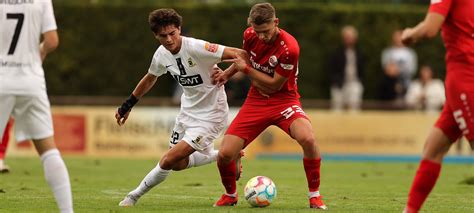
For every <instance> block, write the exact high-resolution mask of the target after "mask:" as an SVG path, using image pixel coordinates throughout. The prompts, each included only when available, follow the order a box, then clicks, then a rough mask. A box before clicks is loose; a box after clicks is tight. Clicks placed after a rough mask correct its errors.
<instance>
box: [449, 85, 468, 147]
mask: <svg viewBox="0 0 474 213" xmlns="http://www.w3.org/2000/svg"><path fill="white" fill-rule="evenodd" d="M445 106H447V107H448V109H449V110H450V112H451V116H452V120H451V122H452V121H454V122H455V126H456V127H457V128H458V129H459V131H460V132H461V133H462V135H464V136H465V137H466V138H467V140H468V141H473V140H474V90H473V89H470V88H468V87H466V86H462V85H456V84H450V85H449V87H447V89H446V104H445ZM445 108H446V107H445ZM443 112H444V109H443ZM450 139H452V138H450Z"/></svg>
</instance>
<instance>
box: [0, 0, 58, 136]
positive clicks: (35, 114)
mask: <svg viewBox="0 0 474 213" xmlns="http://www.w3.org/2000/svg"><path fill="white" fill-rule="evenodd" d="M0 26H1V27H0V133H1V134H3V132H4V129H5V126H6V123H7V121H8V119H9V117H10V115H12V116H13V117H14V118H15V135H16V138H17V141H22V140H26V139H43V138H47V137H49V136H52V135H53V125H52V118H51V111H50V104H49V100H48V96H47V94H46V83H45V78H44V71H43V67H42V61H41V56H40V51H39V44H40V37H41V34H42V33H45V32H48V31H52V30H56V28H57V26H56V20H55V17H54V12H53V6H52V2H51V0H34V1H33V0H25V1H11V2H9V3H5V4H3V3H2V4H0Z"/></svg>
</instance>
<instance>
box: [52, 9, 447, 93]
mask: <svg viewBox="0 0 474 213" xmlns="http://www.w3.org/2000/svg"><path fill="white" fill-rule="evenodd" d="M275 7H276V8H277V16H278V17H279V18H280V20H281V23H280V27H281V28H283V29H285V30H287V31H288V32H290V33H291V34H293V35H294V36H295V37H296V38H297V39H298V41H299V44H300V47H301V56H300V78H299V87H300V92H301V93H302V95H303V97H304V98H328V97H329V89H328V88H329V83H328V73H329V72H330V70H328V67H330V66H329V65H328V64H327V61H328V57H329V55H330V54H331V53H332V52H333V50H334V49H335V48H336V46H338V45H339V43H340V36H339V31H340V28H341V26H343V25H345V24H352V25H355V26H356V27H357V28H358V29H359V35H360V42H359V43H360V45H361V47H362V50H363V52H364V53H365V55H366V58H367V60H366V61H367V70H366V73H367V74H366V78H365V79H364V84H365V98H366V99H373V98H374V97H375V94H377V93H376V89H377V88H376V85H377V83H378V79H380V77H381V72H382V71H381V67H380V54H381V51H382V49H383V48H384V47H386V46H387V45H389V43H390V38H391V33H392V31H393V30H394V29H398V28H402V27H405V26H412V25H414V24H416V23H418V22H419V21H420V20H422V19H423V17H424V14H425V12H426V7H419V6H384V5H378V6H377V5H375V6H370V7H368V6H364V5H342V4H341V5H340V4H331V5H318V4H305V5H301V4H275ZM155 8H158V7H152V6H128V7H123V6H106V5H96V6H93V5H82V6H70V5H62V4H58V5H55V13H56V19H57V21H58V26H59V34H60V47H59V48H58V50H57V51H56V52H55V53H53V54H52V55H50V57H48V58H47V60H46V62H45V70H46V78H47V85H48V90H49V93H50V94H51V95H92V96H102V95H107V96H110V95H111V96H126V95H128V94H129V93H130V92H131V91H132V90H133V88H134V86H135V85H136V83H137V82H138V81H139V80H140V78H141V77H142V76H143V75H144V74H145V73H146V71H147V69H148V66H149V63H150V61H151V57H152V55H153V53H154V51H155V49H156V48H157V47H158V46H159V43H158V41H156V40H155V39H154V37H153V35H152V33H151V31H150V30H149V28H148V24H147V17H148V13H149V12H150V11H152V10H153V9H155ZM174 8H175V9H176V10H177V11H178V12H179V13H180V14H181V15H182V16H183V18H184V26H183V28H184V31H185V32H186V34H189V35H190V36H192V37H196V38H201V39H205V40H208V41H211V42H215V43H221V44H225V45H228V46H236V47H240V46H241V43H242V32H243V30H244V29H245V28H246V17H247V16H248V11H249V6H245V5H242V6H235V5H233V6H226V5H212V6H205V5H203V6H192V7H190V6H187V7H174ZM415 49H416V51H417V53H418V56H419V62H420V64H422V63H428V64H431V65H433V66H434V68H435V70H436V71H437V72H438V74H440V75H441V76H444V62H443V57H444V47H443V45H442V42H441V40H440V39H439V38H438V39H436V40H434V41H430V42H424V43H422V44H420V45H418V46H416V47H415ZM172 81H173V80H172V78H170V77H165V78H160V79H159V80H158V83H157V86H156V87H155V89H153V90H152V91H151V92H150V94H149V95H153V96H169V95H170V94H171V93H172V90H173V82H172Z"/></svg>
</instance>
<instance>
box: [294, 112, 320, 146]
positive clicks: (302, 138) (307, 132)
mask: <svg viewBox="0 0 474 213" xmlns="http://www.w3.org/2000/svg"><path fill="white" fill-rule="evenodd" d="M289 134H290V136H291V137H292V138H294V139H295V140H296V141H298V143H300V144H301V145H303V144H302V143H312V142H314V131H313V127H312V125H311V122H309V120H308V119H307V118H306V117H298V118H296V119H295V120H293V122H291V125H290V133H289Z"/></svg>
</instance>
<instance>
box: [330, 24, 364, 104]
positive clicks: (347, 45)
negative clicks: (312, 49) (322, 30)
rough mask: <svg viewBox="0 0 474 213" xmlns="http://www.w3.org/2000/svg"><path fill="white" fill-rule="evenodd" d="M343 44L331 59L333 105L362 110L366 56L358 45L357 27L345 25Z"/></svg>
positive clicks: (342, 33)
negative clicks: (364, 56) (362, 81)
mask: <svg viewBox="0 0 474 213" xmlns="http://www.w3.org/2000/svg"><path fill="white" fill-rule="evenodd" d="M341 36H342V42H343V44H342V46H340V47H339V48H338V49H337V50H336V52H335V53H334V54H333V55H332V57H331V60H330V63H331V64H330V67H329V70H330V71H331V73H330V80H331V107H332V109H333V110H335V111H341V110H342V109H343V108H344V106H345V105H346V106H347V107H348V109H349V110H351V111H358V110H360V106H361V103H362V94H363V92H364V87H363V85H362V83H361V80H362V78H363V74H364V58H363V56H362V54H361V51H360V49H359V48H358V47H357V36H358V35H357V29H356V28H355V27H353V26H350V25H347V26H344V27H343V28H342V30H341Z"/></svg>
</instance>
